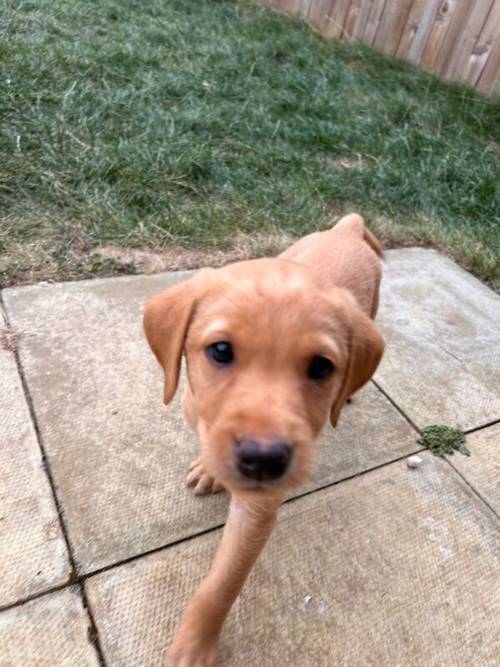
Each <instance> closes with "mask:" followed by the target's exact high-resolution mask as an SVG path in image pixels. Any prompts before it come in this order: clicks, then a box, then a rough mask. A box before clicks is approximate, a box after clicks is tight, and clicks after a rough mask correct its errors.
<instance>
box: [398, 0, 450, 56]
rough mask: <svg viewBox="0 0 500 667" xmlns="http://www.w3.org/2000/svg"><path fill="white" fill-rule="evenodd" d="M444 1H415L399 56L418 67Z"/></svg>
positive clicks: (400, 45) (399, 48)
mask: <svg viewBox="0 0 500 667" xmlns="http://www.w3.org/2000/svg"><path fill="white" fill-rule="evenodd" d="M441 2H442V0H415V1H414V3H413V5H412V7H411V9H410V13H409V15H408V20H407V22H406V25H405V28H404V30H403V35H402V37H401V40H400V42H399V47H398V50H397V52H396V53H397V55H398V56H400V57H402V58H406V59H407V60H409V61H410V62H411V63H413V64H414V65H416V64H417V63H419V62H420V58H421V56H422V53H423V52H424V49H425V45H426V44H427V40H428V38H429V35H430V33H431V30H432V26H433V25H434V21H435V20H436V14H437V11H438V9H439V7H440V5H441Z"/></svg>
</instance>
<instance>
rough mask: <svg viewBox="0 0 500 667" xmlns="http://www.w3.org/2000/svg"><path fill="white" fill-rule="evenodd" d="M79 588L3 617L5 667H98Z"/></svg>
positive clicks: (0, 636) (1, 660) (1, 662)
mask: <svg viewBox="0 0 500 667" xmlns="http://www.w3.org/2000/svg"><path fill="white" fill-rule="evenodd" d="M89 631H90V624H89V619H88V616H87V614H86V612H85V609H84V608H83V604H82V600H81V598H80V595H79V589H78V587H73V586H72V587H69V588H67V589H65V590H63V591H59V592H56V593H50V594H48V595H44V596H43V597H40V598H39V599H37V600H32V601H31V602H26V603H25V604H22V605H19V606H18V607H14V608H12V609H9V610H7V611H3V612H1V613H0V666H1V667H31V666H33V667H35V666H36V667H98V665H99V661H98V658H97V654H96V651H95V648H94V646H93V645H92V642H91V641H89Z"/></svg>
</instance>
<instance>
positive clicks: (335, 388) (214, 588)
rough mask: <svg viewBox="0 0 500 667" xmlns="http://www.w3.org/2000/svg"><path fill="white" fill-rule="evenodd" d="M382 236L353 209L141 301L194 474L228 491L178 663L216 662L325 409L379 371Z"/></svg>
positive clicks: (304, 469) (173, 649)
mask: <svg viewBox="0 0 500 667" xmlns="http://www.w3.org/2000/svg"><path fill="white" fill-rule="evenodd" d="M381 251H382V247H381V245H380V244H379V242H378V241H377V240H376V239H375V237H374V236H373V235H372V234H371V233H370V232H369V231H368V229H366V227H365V226H364V223H363V219H362V218H361V217H360V216H358V215H355V214H352V215H348V216H346V217H344V218H343V219H342V220H341V221H340V222H339V223H338V224H337V225H335V226H334V227H333V228H332V229H330V230H329V231H325V232H319V233H315V234H311V235H310V236H306V237H305V238H302V239H300V240H299V241H298V242H297V243H295V244H294V245H292V246H291V247H290V248H288V250H286V251H285V252H284V253H282V254H281V255H280V256H279V257H276V258H268V259H256V260H250V261H245V262H237V263H235V264H231V265H229V266H226V267H224V268H220V269H204V270H202V271H200V272H198V273H197V274H196V275H194V276H193V277H192V278H191V279H190V280H188V281H186V282H183V283H181V284H179V285H177V286H175V287H172V288H170V289H168V290H166V291H165V292H163V293H161V294H159V295H158V296H156V297H155V298H153V300H152V301H151V302H150V303H149V304H148V305H147V307H146V311H145V315H144V328H145V333H146V337H147V339H148V342H149V344H150V346H151V348H152V350H153V352H154V354H155V356H156V358H157V359H158V361H159V363H160V364H161V366H162V368H163V371H164V382H165V385H164V395H163V400H164V402H165V403H168V402H169V401H170V400H171V399H172V397H173V396H174V394H175V391H176V388H177V383H178V377H179V371H180V365H181V357H182V355H183V353H184V355H185V358H186V367H187V375H188V383H187V387H186V392H185V395H184V402H183V408H184V413H185V416H186V419H187V421H188V423H189V425H190V426H191V428H192V429H193V430H194V431H195V432H196V433H197V435H198V437H199V441H200V445H201V456H200V458H198V459H197V460H196V461H195V462H194V464H193V465H192V466H191V471H190V473H189V475H188V483H189V484H193V485H194V486H195V492H196V493H204V492H209V491H219V490H221V489H222V488H225V489H227V490H228V491H229V493H230V494H231V503H230V509H229V516H228V520H227V523H226V526H225V528H224V532H223V535H222V541H221V544H220V546H219V550H218V552H217V555H216V557H215V560H214V562H213V565H212V568H211V570H210V573H209V574H208V576H207V577H206V579H205V580H204V581H203V582H202V584H201V585H200V587H199V588H198V590H197V591H196V593H195V594H194V596H193V598H192V599H191V601H190V603H189V604H188V606H187V608H186V610H185V612H184V615H183V616H182V619H181V621H180V624H179V626H178V628H177V631H176V634H175V637H174V639H173V642H172V644H171V645H170V647H169V648H168V650H167V654H166V664H167V665H169V666H170V667H195V666H196V667H198V666H200V667H201V666H204V667H211V666H213V665H215V662H216V653H217V641H218V637H219V634H220V632H221V629H222V625H223V623H224V620H225V618H226V616H227V614H228V612H229V610H230V608H231V605H232V604H233V602H234V600H235V599H236V597H237V595H238V594H239V592H240V590H241V588H242V586H243V584H244V582H245V579H246V577H247V575H248V573H249V571H250V570H251V568H252V566H253V564H254V563H255V561H256V559H257V557H258V555H259V554H260V552H261V550H262V548H263V547H264V545H265V543H266V541H267V539H268V537H269V535H270V533H271V531H272V528H273V525H274V523H275V520H276V514H277V511H278V508H279V506H280V504H281V503H282V502H283V499H284V497H285V495H286V494H287V492H289V491H290V489H292V488H294V487H296V486H297V485H300V484H302V483H303V482H304V481H305V480H306V478H307V476H308V474H309V471H310V469H311V465H312V462H313V459H314V452H315V447H316V444H315V443H316V440H317V436H318V434H319V432H320V430H321V428H322V427H323V425H324V423H325V421H326V420H327V418H328V417H329V418H330V420H331V423H332V425H333V426H335V425H336V424H337V421H338V419H339V415H340V411H341V409H342V407H343V405H344V404H345V402H346V401H347V400H348V399H349V398H350V397H351V396H352V394H354V393H355V392H356V391H357V390H358V389H360V387H362V386H363V385H364V384H365V383H366V382H367V381H368V380H369V378H370V377H371V376H372V375H373V373H374V372H375V369H376V368H377V365H378V363H379V361H380V359H381V357H382V353H383V349H384V342H383V338H382V336H381V334H380V332H379V330H378V328H377V326H376V325H375V323H374V322H373V318H374V317H375V315H376V312H377V307H378V294H379V284H380V278H381V266H380V260H379V257H378V256H379V255H380V254H381Z"/></svg>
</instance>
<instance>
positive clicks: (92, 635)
mask: <svg viewBox="0 0 500 667" xmlns="http://www.w3.org/2000/svg"><path fill="white" fill-rule="evenodd" d="M0 312H1V314H2V319H3V321H4V325H5V330H6V331H8V332H9V334H10V335H11V336H12V337H13V340H14V341H15V340H16V333H15V330H14V329H13V327H12V325H11V323H10V320H9V314H8V310H7V308H6V306H5V303H4V301H3V295H2V292H1V291H0ZM11 352H12V353H13V354H14V359H15V362H16V367H17V372H18V374H19V379H20V381H21V386H22V388H23V394H24V399H25V401H26V405H27V406H28V411H29V415H30V419H31V422H32V424H33V429H34V431H35V436H36V440H37V443H38V447H39V448H40V454H41V458H42V465H43V469H44V471H45V474H46V475H47V479H48V482H49V485H50V490H51V492H52V496H53V498H54V503H55V507H56V511H57V516H58V519H59V524H60V526H61V532H62V535H63V539H64V543H65V545H66V551H67V554H68V559H69V564H70V573H69V576H68V581H67V582H66V584H65V585H64V586H68V585H72V584H77V585H78V586H79V588H80V594H81V597H82V602H83V606H84V608H85V609H86V611H87V616H88V619H89V638H88V639H89V641H90V643H91V644H92V645H93V646H94V650H95V652H96V655H97V659H98V662H99V664H100V665H101V667H104V665H105V662H104V657H103V652H102V649H101V645H100V641H99V636H98V632H97V627H96V625H95V622H94V618H93V614H92V611H91V609H90V605H89V603H88V600H87V596H86V593H85V589H84V586H83V584H82V583H81V581H80V577H79V576H78V570H77V567H76V561H75V557H74V554H73V549H72V547H71V542H70V540H69V536H68V532H67V529H66V526H65V523H64V520H63V513H62V508H61V503H60V500H59V498H58V495H57V491H56V485H55V481H54V477H53V475H52V471H51V469H50V463H49V459H48V457H47V455H46V451H45V447H44V444H43V439H42V436H41V433H40V428H39V426H38V420H37V418H36V412H35V407H34V405H33V400H32V397H31V394H30V391H29V386H28V381H27V379H26V375H25V373H24V369H23V366H22V363H21V358H20V355H19V348H18V346H17V345H13V346H12V348H11ZM35 597H38V596H35ZM13 606H17V605H13Z"/></svg>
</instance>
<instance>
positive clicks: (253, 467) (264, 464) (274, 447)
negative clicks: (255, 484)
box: [236, 438, 292, 481]
mask: <svg viewBox="0 0 500 667" xmlns="http://www.w3.org/2000/svg"><path fill="white" fill-rule="evenodd" d="M291 458H292V448H291V447H290V445H288V444H287V443H286V442H283V441H276V442H271V443H262V442H259V441H258V440H252V439H250V438H244V439H242V440H238V441H237V444H236V461H237V466H238V470H239V471H240V473H241V474H242V475H243V477H248V478H249V479H256V480H259V481H264V480H270V479H278V477H281V476H282V475H283V474H284V472H285V470H286V469H287V468H288V465H289V464H290V460H291Z"/></svg>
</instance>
